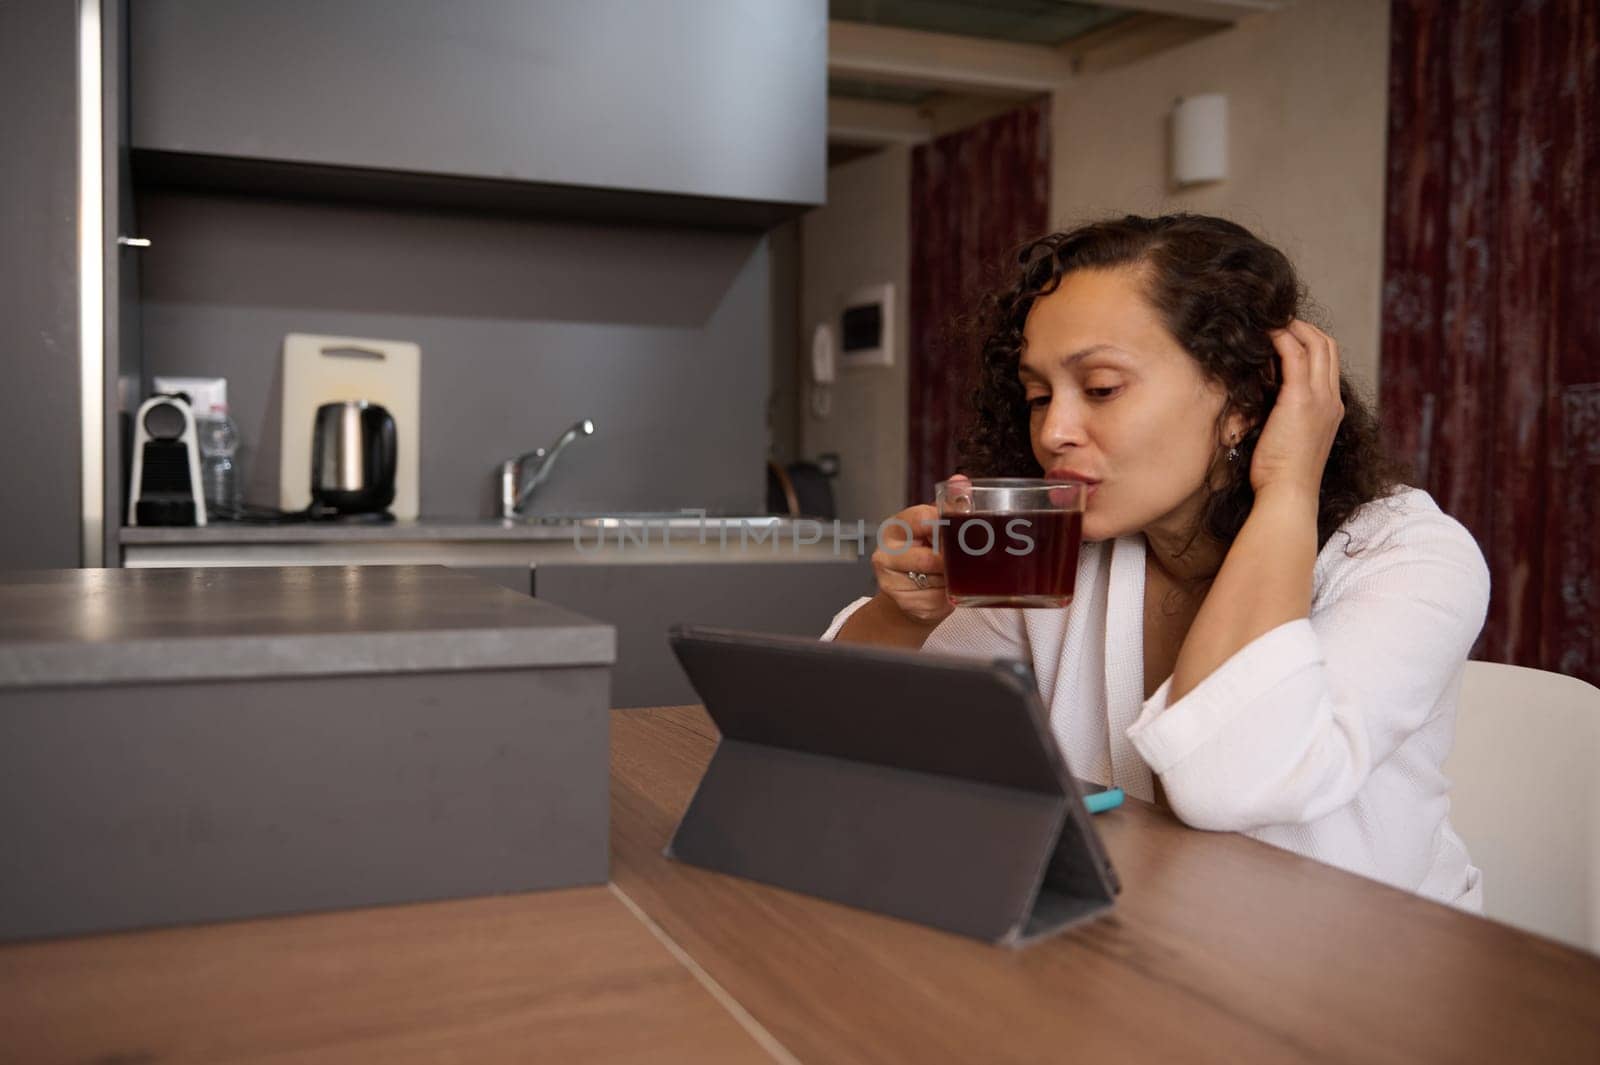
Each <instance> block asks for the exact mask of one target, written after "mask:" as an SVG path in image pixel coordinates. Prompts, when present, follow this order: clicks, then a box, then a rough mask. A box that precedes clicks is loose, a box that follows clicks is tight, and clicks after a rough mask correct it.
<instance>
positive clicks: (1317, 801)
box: [824, 215, 1489, 909]
mask: <svg viewBox="0 0 1600 1065" xmlns="http://www.w3.org/2000/svg"><path fill="white" fill-rule="evenodd" d="M1301 300H1302V293H1301V290H1300V287H1299V283H1298V281H1297V279H1296V277H1295V273H1294V270H1293V268H1292V267H1291V266H1290V265H1289V262H1288V260H1287V259H1285V258H1284V256H1283V255H1282V254H1281V253H1280V252H1278V251H1277V250H1276V249H1274V248H1272V247H1270V246H1269V245H1267V244H1265V243H1263V242H1262V241H1260V240H1258V239H1257V238H1256V237H1254V236H1253V235H1252V234H1251V233H1250V232H1249V231H1247V230H1245V229H1244V228H1242V227H1240V226H1238V225H1235V224H1233V223H1231V222H1227V221H1224V220H1222V219H1218V218H1207V217H1203V216H1195V215H1169V216H1165V217H1160V218H1140V217H1135V216H1129V217H1126V218H1123V219H1121V220H1120V221H1107V222H1101V223H1096V224H1092V225H1087V226H1083V227H1081V228H1078V229H1075V230H1072V231H1071V232H1067V233H1059V234H1056V235H1053V236H1050V237H1047V238H1045V239H1043V240H1040V241H1037V242H1035V243H1034V244H1032V245H1031V246H1030V247H1029V248H1028V249H1027V250H1026V251H1025V252H1024V253H1023V255H1022V257H1021V263H1020V268H1019V271H1018V274H1017V277H1016V280H1015V283H1014V284H1013V285H1012V287H1011V288H1010V289H1009V290H1008V291H1006V292H1004V293H1003V294H1001V295H1000V296H998V297H996V298H995V299H993V300H991V301H990V307H989V318H990V321H989V323H988V324H989V326H990V328H989V332H988V337H987V340H986V341H985V343H984V346H983V350H982V363H981V373H980V384H979V386H978V388H977V390H976V393H975V400H976V408H977V417H976V419H975V427H974V430H973V431H972V432H971V433H970V434H969V436H968V438H967V440H966V441H965V442H964V448H963V451H964V461H963V466H964V471H965V472H966V473H968V474H971V475H973V476H1032V477H1038V476H1046V475H1048V476H1052V477H1062V478H1066V479H1070V480H1074V481H1083V482H1086V483H1087V484H1089V485H1090V486H1091V488H1090V490H1089V494H1088V500H1087V504H1086V509H1085V512H1084V524H1083V534H1084V540H1085V541H1086V542H1085V545H1084V549H1083V554H1082V557H1081V560H1080V565H1079V570H1078V577H1077V595H1076V598H1075V599H1074V601H1073V603H1072V604H1071V606H1069V607H1067V608H1065V609H1062V610H1029V611H1023V610H980V609H967V608H963V609H961V610H954V611H952V609H951V608H950V606H949V604H948V602H947V600H946V597H945V592H944V587H943V585H944V582H943V578H942V573H943V564H942V562H941V560H940V557H939V554H938V553H937V552H936V551H935V550H934V548H933V541H932V533H933V530H934V526H933V525H932V524H931V523H932V521H933V519H934V518H935V517H937V515H936V513H935V511H934V509H933V508H932V507H931V506H913V507H910V508H909V509H907V510H905V511H902V512H901V513H900V514H899V515H898V517H899V518H901V519H902V520H903V521H905V522H906V523H907V525H908V526H909V527H910V528H912V529H914V530H916V531H917V534H916V538H915V540H914V541H912V542H906V541H905V540H904V539H903V538H902V539H900V540H898V541H897V540H896V539H895V538H894V535H893V533H892V530H893V529H894V526H893V525H892V524H886V526H885V529H886V535H885V539H884V541H883V543H882V544H881V545H880V548H879V550H878V551H877V552H875V553H874V555H873V565H874V568H875V570H876V573H877V580H878V593H877V595H876V596H874V597H873V598H871V599H861V600H858V601H857V602H856V603H854V604H852V605H851V606H850V607H848V608H847V609H846V610H845V611H843V612H841V614H840V615H839V617H837V618H836V619H835V620H834V623H833V625H832V626H831V627H830V629H829V631H828V633H827V634H826V635H825V637H824V638H825V639H839V640H848V641H859V642H868V643H882V644H892V645H898V646H908V647H923V648H925V649H927V650H929V651H939V652H943V653H947V654H951V653H954V654H965V655H977V656H982V657H997V656H1005V657H1013V658H1016V657H1020V658H1023V659H1025V660H1031V661H1032V663H1033V667H1034V672H1035V674H1036V675H1037V677H1038V679H1039V687H1040V694H1041V695H1042V697H1043V699H1044V701H1045V703H1046V705H1047V706H1048V707H1049V708H1050V718H1051V727H1052V730H1053V732H1054V733H1055V735H1056V738H1057V740H1058V742H1059V743H1060V745H1061V747H1062V748H1063V750H1065V751H1066V753H1067V757H1068V759H1069V760H1070V762H1071V763H1072V765H1073V767H1074V769H1075V770H1076V771H1077V772H1078V773H1079V774H1081V775H1083V776H1086V777H1089V778H1092V779H1096V780H1100V781H1103V782H1109V783H1114V784H1117V785H1120V786H1122V787H1123V788H1124V789H1126V790H1127V791H1129V792H1130V793H1131V794H1134V795H1137V796H1140V797H1143V798H1154V797H1156V793H1157V788H1158V787H1159V788H1160V789H1161V790H1162V792H1164V796H1165V800H1166V801H1167V802H1168V803H1169V804H1170V805H1171V807H1172V810H1173V812H1174V813H1176V814H1177V815H1178V816H1179V817H1180V818H1182V819H1183V820H1184V821H1185V822H1187V823H1188V824H1190V825H1193V826H1195V827H1197V828H1206V829H1220V830H1232V831H1238V832H1244V833H1247V834H1249V835H1251V836H1254V837H1255V838H1257V839H1261V840H1264V841H1266V842H1268V843H1272V844H1276V845H1277V846H1280V847H1284V848H1287V849H1289V850H1292V851H1297V852H1299V853H1301V854H1305V855H1309V856H1311V857H1313V858H1317V859H1319V860H1321V861H1325V862H1329V863H1332V864H1334V865H1338V866H1341V867H1343V868H1345V869H1349V870H1351V871H1353V872H1357V873H1361V874H1363V875H1366V876H1369V877H1374V878H1376V879H1379V880H1383V881H1385V882H1387V883H1390V884H1393V885H1395V886H1397V887H1401V888H1404V889H1406V890H1409V891H1415V892H1419V893H1421V894H1423V895H1426V896H1428V897H1431V898H1435V899H1438V900H1441V901H1444V902H1449V903H1453V904H1456V905H1458V906H1462V907H1465V908H1468V909H1480V908H1481V905H1482V895H1481V888H1480V884H1479V879H1480V878H1479V873H1478V870H1477V869H1476V868H1474V867H1473V866H1472V864H1471V862H1470V861H1469V859H1468V856H1467V852H1466V848H1465V847H1464V846H1463V844H1462V842H1461V840H1460V838H1459V837H1458V836H1457V835H1456V834H1455V832H1454V831H1453V830H1452V829H1451V827H1450V823H1449V819H1448V814H1449V808H1450V800H1449V782H1448V781H1447V780H1446V779H1445V777H1444V775H1443V773H1442V771H1441V766H1442V764H1443V762H1444V760H1445V757H1446V756H1447V755H1448V754H1449V752H1450V747H1451V743H1452V738H1453V734H1454V727H1455V712H1456V702H1457V694H1458V691H1459V688H1460V683H1461V675H1462V666H1463V664H1464V663H1465V661H1466V657H1467V652H1468V650H1469V648H1470V647H1471V646H1472V643H1473V641H1474V640H1475V639H1476V638H1477V634H1478V631H1479V629H1480V628H1481V626H1482V624H1483V619H1484V614H1485V611H1486V609H1487V604H1488V593H1489V577H1488V569H1487V567H1486V566H1485V565H1484V561H1483V556H1482V554H1481V552H1480V551H1479V550H1478V546H1477V544H1476V543H1475V542H1474V541H1473V539H1472V537H1471V535H1469V534H1468V533H1467V531H1466V530H1465V529H1463V528H1462V527H1461V525H1459V524H1458V523H1457V522H1455V521H1454V520H1453V519H1451V518H1450V517H1448V516H1446V515H1445V514H1443V513H1442V512H1441V511H1440V510H1439V508H1438V507H1437V506H1436V505H1435V504H1434V502H1433V500H1432V499H1431V498H1429V496H1428V495H1427V494H1426V493H1424V492H1422V491H1419V490H1417V489H1412V488H1407V487H1405V486H1403V485H1401V484H1399V483H1398V479H1397V478H1396V476H1395V475H1394V473H1393V471H1392V469H1391V467H1390V466H1389V465H1388V463H1387V462H1386V460H1385V459H1384V458H1383V453H1382V450H1381V448H1380V447H1379V444H1378V440H1377V427H1376V425H1375V422H1374V419H1373V417H1372V415H1371V414H1370V413H1369V412H1368V410H1367V408H1366V407H1365V405H1364V404H1363V403H1362V402H1361V400H1360V398H1359V397H1358V396H1356V395H1355V394H1354V393H1353V392H1352V390H1351V388H1350V386H1349V384H1348V383H1347V382H1346V381H1345V380H1344V378H1343V377H1342V375H1341V373H1340V369H1339V349H1338V345H1337V344H1336V343H1335V342H1334V341H1333V339H1332V338H1331V337H1329V336H1328V335H1327V334H1326V333H1323V332H1322V331H1321V330H1319V329H1317V328H1315V327H1313V326H1311V325H1309V324H1307V323H1306V322H1304V321H1302V320H1300V317H1299V314H1300V304H1301Z"/></svg>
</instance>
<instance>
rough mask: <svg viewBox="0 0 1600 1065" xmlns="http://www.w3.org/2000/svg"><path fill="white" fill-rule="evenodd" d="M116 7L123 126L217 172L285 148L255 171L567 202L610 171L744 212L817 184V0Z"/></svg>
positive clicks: (176, 157)
mask: <svg viewBox="0 0 1600 1065" xmlns="http://www.w3.org/2000/svg"><path fill="white" fill-rule="evenodd" d="M132 15H133V18H132V26H131V36H130V47H131V76H132V100H131V103H132V138H133V144H134V147H135V148H136V149H137V150H138V151H139V152H140V153H141V155H142V156H144V157H145V160H144V161H145V164H146V165H148V166H149V167H151V168H153V169H154V170H156V171H160V172H162V173H165V174H167V175H169V176H170V175H171V174H173V173H188V174H189V175H190V176H191V177H196V178H198V179H200V180H202V181H203V182H204V183H205V184H208V185H211V186H216V185H219V184H227V183H228V182H229V181H230V180H232V179H234V178H237V176H238V175H239V174H240V173H241V171H240V169H239V166H240V165H241V164H246V163H252V162H254V163H262V162H264V163H269V164H277V165H279V166H280V167H281V166H282V165H283V164H293V165H294V166H297V167H300V168H309V169H304V170H302V171H301V172H299V173H298V174H296V173H294V172H290V171H285V170H282V169H280V170H279V171H277V172H275V173H273V174H272V176H271V179H270V180H271V183H272V184H274V185H282V184H283V183H284V182H288V183H290V184H291V185H292V184H293V183H294V182H295V181H296V180H311V181H313V183H315V182H318V181H320V182H321V184H320V186H319V187H318V189H317V191H320V192H322V193H324V194H329V193H335V194H336V193H337V192H338V191H339V186H341V185H346V186H349V185H351V183H352V182H353V183H354V184H355V185H358V186H360V187H362V188H365V189H368V190H371V189H374V188H376V187H378V186H379V185H382V184H383V175H384V174H386V173H387V174H391V175H393V174H404V175H410V176H411V180H412V191H416V192H418V194H419V195H426V185H425V183H424V184H418V183H417V181H416V179H418V178H424V177H427V176H432V177H437V178H455V179H469V180H472V179H476V180H480V181H481V180H482V179H488V181H489V182H493V183H507V182H510V183H532V184H536V185H538V186H541V187H543V188H545V189H546V190H548V191H549V194H550V196H552V197H553V199H551V200H550V203H549V205H550V206H553V207H556V208H559V209H561V210H562V211H564V212H574V211H580V212H581V211H582V210H583V209H584V207H585V206H586V205H592V194H597V193H606V192H611V193H615V192H619V191H625V192H633V193H650V194H657V195H659V196H662V197H668V198H683V199H686V200H688V201H703V200H705V199H711V200H714V201H716V202H718V203H721V204H724V205H725V207H726V210H727V211H729V212H731V214H730V216H729V219H728V220H732V221H738V222H740V223H745V224H757V225H765V224H771V223H772V222H774V221H776V220H777V219H778V218H780V217H783V216H784V215H785V214H792V213H797V212H798V211H799V210H801V209H803V208H804V207H806V206H810V205H815V204H819V203H821V202H822V201H823V198H824V191H825V167H826V159H825V155H826V124H827V118H826V85H825V81H826V68H827V8H826V5H825V4H824V3H823V0H783V2H781V3H771V2H769V0H673V2H672V3H640V2H638V0H540V2H538V3H529V2H527V0H459V2H455V3H449V4H441V3H436V2H433V0H403V2H396V0H341V2H340V3H337V4H327V3H322V2H320V0H281V2H278V3H270V4H263V3H260V2H259V0H208V2H207V3H204V4H195V3H192V2H190V0H144V2H142V3H140V4H138V5H136V6H135V8H134V10H133V12H132ZM352 191H354V189H353V188H352ZM389 191H390V192H391V193H393V194H394V195H400V196H404V195H405V194H406V190H405V189H402V188H399V187H398V186H395V185H394V184H393V183H392V182H391V183H390V189H389ZM458 191H459V189H458ZM479 192H481V193H483V195H485V196H488V197H489V198H490V201H491V202H493V200H494V197H495V196H497V195H499V194H498V193H496V192H495V191H494V189H493V188H490V187H489V186H487V185H484V186H480V188H479ZM502 192H503V190H502ZM586 193H587V194H591V195H589V196H587V197H586ZM499 202H500V204H501V205H504V201H503V200H501V201H499ZM756 205H765V206H766V207H767V208H773V207H776V208H777V210H776V211H774V210H770V209H769V210H764V211H762V210H756V211H752V210H751V208H752V207H753V206H756ZM600 207H601V208H603V207H604V205H600ZM611 207H612V208H613V209H614V207H615V205H614V204H613V205H611ZM670 213H671V212H668V214H669V215H670ZM680 217H682V215H680ZM700 217H702V218H704V219H706V220H711V219H713V218H714V217H715V212H712V213H711V214H710V215H706V214H701V215H700Z"/></svg>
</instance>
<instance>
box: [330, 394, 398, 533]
mask: <svg viewBox="0 0 1600 1065" xmlns="http://www.w3.org/2000/svg"><path fill="white" fill-rule="evenodd" d="M395 451H396V435H395V426H394V418H393V416H392V415H390V413H389V412H388V411H387V410H385V409H383V408H382V407H380V406H378V405H377V404H375V403H368V402H366V401H365V400H349V401H346V402H342V403H324V404H322V406H320V407H318V408H317V416H316V421H315V425H314V429H313V431H312V436H311V508H312V511H313V512H315V511H318V510H321V511H324V512H327V511H332V512H334V513H335V514H337V515H341V516H342V515H347V514H384V513H386V512H387V511H388V509H389V504H391V503H393V502H394V471H395Z"/></svg>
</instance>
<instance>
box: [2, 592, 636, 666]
mask: <svg viewBox="0 0 1600 1065" xmlns="http://www.w3.org/2000/svg"><path fill="white" fill-rule="evenodd" d="M615 657H616V644H615V633H614V632H613V631H612V629H611V628H610V626H607V625H602V624H597V623H595V622H593V621H590V620H589V619H588V618H585V617H582V616H580V615H578V614H575V613H572V612H571V611H568V610H564V609H562V608H560V607H557V606H555V605H553V604H550V603H546V602H541V601H538V600H533V599H530V598H528V597H527V596H520V595H516V594H513V593H511V592H507V591H505V590H504V589H501V588H495V587H491V586H489V585H487V584H485V583H483V582H482V581H478V580H474V579H472V578H471V577H467V576H463V575H461V574H458V573H452V572H450V571H449V570H446V569H444V568H442V567H425V568H423V567H415V568H413V567H399V566H395V567H388V566H385V567H365V568H363V567H354V566H352V567H348V568H328V567H310V566H308V567H301V568H290V569H215V570H94V569H84V570H44V571H37V570H15V571H10V572H0V691H3V690H5V689H10V688H38V687H51V686H55V685H68V684H70V685H73V686H85V685H97V684H114V683H154V682H169V681H193V680H200V679H207V678H229V679H239V678H244V677H273V678H283V677H291V676H332V675H341V674H342V675H350V674H363V673H385V674H389V673H394V672H409V673H421V672H429V671H434V670H441V669H448V670H469V669H513V668H527V667H540V666H575V665H584V666H609V665H610V664H611V663H612V661H613V660H614V659H615Z"/></svg>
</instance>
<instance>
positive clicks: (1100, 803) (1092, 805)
mask: <svg viewBox="0 0 1600 1065" xmlns="http://www.w3.org/2000/svg"><path fill="white" fill-rule="evenodd" d="M1083 805H1084V806H1086V807H1088V809H1089V812H1090V813H1092V814H1103V813H1105V812H1106V811H1107V810H1115V809H1116V808H1117V807H1119V806H1121V805H1122V789H1121V788H1107V789H1106V790H1105V791H1094V792H1090V793H1089V794H1088V795H1085V796H1084V797H1083Z"/></svg>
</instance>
